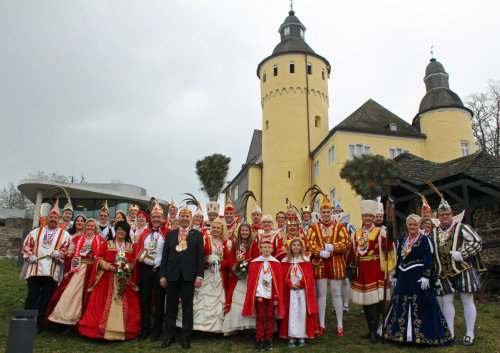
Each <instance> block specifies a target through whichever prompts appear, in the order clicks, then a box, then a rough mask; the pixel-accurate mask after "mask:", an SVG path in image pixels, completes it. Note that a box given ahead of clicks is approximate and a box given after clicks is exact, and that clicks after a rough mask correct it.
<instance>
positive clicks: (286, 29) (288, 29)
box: [283, 27, 290, 37]
mask: <svg viewBox="0 0 500 353" xmlns="http://www.w3.org/2000/svg"><path fill="white" fill-rule="evenodd" d="M283 35H284V36H285V37H288V36H289V35H290V27H285V29H284V30H283Z"/></svg>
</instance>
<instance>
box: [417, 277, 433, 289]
mask: <svg viewBox="0 0 500 353" xmlns="http://www.w3.org/2000/svg"><path fill="white" fill-rule="evenodd" d="M417 282H420V288H422V290H426V289H429V288H430V287H431V286H430V285H429V280H428V279H427V278H425V277H422V278H420V279H419V280H418V281H417Z"/></svg>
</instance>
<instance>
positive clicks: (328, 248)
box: [325, 243, 333, 252]
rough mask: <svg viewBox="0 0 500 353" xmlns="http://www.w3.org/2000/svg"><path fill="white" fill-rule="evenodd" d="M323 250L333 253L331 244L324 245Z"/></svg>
mask: <svg viewBox="0 0 500 353" xmlns="http://www.w3.org/2000/svg"><path fill="white" fill-rule="evenodd" d="M325 250H326V251H328V252H333V245H332V244H328V243H326V244H325Z"/></svg>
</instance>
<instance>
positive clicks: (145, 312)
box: [139, 264, 165, 332]
mask: <svg viewBox="0 0 500 353" xmlns="http://www.w3.org/2000/svg"><path fill="white" fill-rule="evenodd" d="M140 266H141V280H140V286H139V288H140V289H139V293H140V295H141V326H142V329H143V330H144V329H146V330H149V329H150V328H151V294H152V292H153V291H154V296H155V313H154V329H155V331H158V332H161V325H162V324H163V313H164V311H165V289H164V288H163V287H162V286H160V277H159V276H158V272H155V271H153V266H149V265H146V264H140Z"/></svg>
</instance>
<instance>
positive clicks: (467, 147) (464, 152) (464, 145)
mask: <svg viewBox="0 0 500 353" xmlns="http://www.w3.org/2000/svg"><path fill="white" fill-rule="evenodd" d="M460 148H461V149H462V157H465V156H468V155H469V154H470V144H469V143H468V142H465V141H462V142H460Z"/></svg>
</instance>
